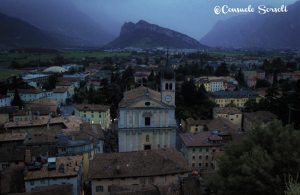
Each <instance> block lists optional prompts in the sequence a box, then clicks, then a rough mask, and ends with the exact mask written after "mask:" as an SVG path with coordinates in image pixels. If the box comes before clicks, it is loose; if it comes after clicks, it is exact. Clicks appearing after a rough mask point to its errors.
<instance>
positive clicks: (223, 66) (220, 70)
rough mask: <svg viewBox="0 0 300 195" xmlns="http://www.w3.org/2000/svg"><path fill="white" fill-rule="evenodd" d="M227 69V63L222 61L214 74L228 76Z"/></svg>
mask: <svg viewBox="0 0 300 195" xmlns="http://www.w3.org/2000/svg"><path fill="white" fill-rule="evenodd" d="M229 73H230V72H229V70H228V68H227V65H226V63H225V62H223V63H222V64H221V65H220V66H219V67H218V68H217V69H216V72H215V75H216V76H228V75H229Z"/></svg>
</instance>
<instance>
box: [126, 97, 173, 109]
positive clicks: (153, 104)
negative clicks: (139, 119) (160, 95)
mask: <svg viewBox="0 0 300 195" xmlns="http://www.w3.org/2000/svg"><path fill="white" fill-rule="evenodd" d="M128 107H129V108H168V105H166V104H165V103H163V102H159V101H157V100H153V99H150V98H143V99H139V100H137V101H135V102H132V103H131V104H130V105H128Z"/></svg>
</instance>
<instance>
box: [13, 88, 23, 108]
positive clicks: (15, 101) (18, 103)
mask: <svg viewBox="0 0 300 195" xmlns="http://www.w3.org/2000/svg"><path fill="white" fill-rule="evenodd" d="M11 105H12V106H18V107H19V108H22V107H23V106H24V103H23V101H22V100H21V98H20V95H19V92H18V90H17V89H15V94H14V99H13V100H12V101H11Z"/></svg>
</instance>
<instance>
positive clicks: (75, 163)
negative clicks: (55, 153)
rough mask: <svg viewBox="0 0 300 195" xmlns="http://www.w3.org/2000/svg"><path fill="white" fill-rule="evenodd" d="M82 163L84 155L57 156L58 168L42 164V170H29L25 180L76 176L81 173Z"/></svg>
mask: <svg viewBox="0 0 300 195" xmlns="http://www.w3.org/2000/svg"><path fill="white" fill-rule="evenodd" d="M81 164H82V156H61V157H56V169H55V170H48V167H47V166H42V168H41V169H40V170H34V171H28V172H27V174H26V175H25V177H24V180H25V181H27V180H38V179H44V178H59V177H74V176H77V175H78V174H79V171H80V167H81Z"/></svg>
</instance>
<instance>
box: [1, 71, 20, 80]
mask: <svg viewBox="0 0 300 195" xmlns="http://www.w3.org/2000/svg"><path fill="white" fill-rule="evenodd" d="M19 74H20V71H18V70H14V69H0V79H6V78H8V77H10V76H16V75H19Z"/></svg>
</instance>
